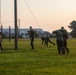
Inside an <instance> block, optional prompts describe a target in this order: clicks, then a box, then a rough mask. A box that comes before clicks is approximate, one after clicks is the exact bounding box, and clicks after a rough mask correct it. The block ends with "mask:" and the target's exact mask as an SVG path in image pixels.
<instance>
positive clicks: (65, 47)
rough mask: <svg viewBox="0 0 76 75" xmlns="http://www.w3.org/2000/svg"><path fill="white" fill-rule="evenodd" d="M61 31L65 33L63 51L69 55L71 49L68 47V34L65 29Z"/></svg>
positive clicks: (62, 28)
mask: <svg viewBox="0 0 76 75" xmlns="http://www.w3.org/2000/svg"><path fill="white" fill-rule="evenodd" d="M60 31H61V32H62V33H63V49H64V50H66V51H67V54H68V53H69V49H68V47H67V39H68V32H67V30H66V29H64V27H61V29H60Z"/></svg>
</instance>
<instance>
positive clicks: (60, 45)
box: [53, 30, 64, 54]
mask: <svg viewBox="0 0 76 75" xmlns="http://www.w3.org/2000/svg"><path fill="white" fill-rule="evenodd" d="M53 34H56V43H57V49H58V53H59V54H61V53H62V54H64V50H63V33H62V32H61V31H60V30H56V31H53Z"/></svg>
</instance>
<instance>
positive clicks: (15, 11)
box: [14, 0, 18, 50]
mask: <svg viewBox="0 0 76 75" xmlns="http://www.w3.org/2000/svg"><path fill="white" fill-rule="evenodd" d="M14 22H15V50H17V49H18V28H17V0H14Z"/></svg>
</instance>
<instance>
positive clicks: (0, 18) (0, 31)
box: [0, 0, 1, 32]
mask: <svg viewBox="0 0 76 75" xmlns="http://www.w3.org/2000/svg"><path fill="white" fill-rule="evenodd" d="M0 32H1V0H0Z"/></svg>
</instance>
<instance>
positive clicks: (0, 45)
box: [0, 42, 2, 50]
mask: <svg viewBox="0 0 76 75" xmlns="http://www.w3.org/2000/svg"><path fill="white" fill-rule="evenodd" d="M0 48H1V50H2V43H1V42H0Z"/></svg>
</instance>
